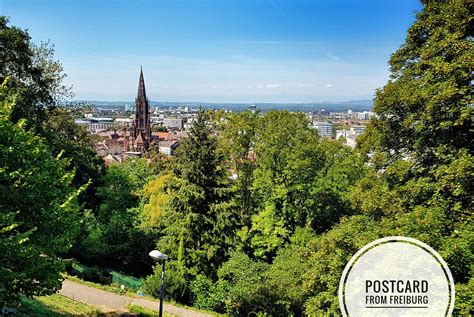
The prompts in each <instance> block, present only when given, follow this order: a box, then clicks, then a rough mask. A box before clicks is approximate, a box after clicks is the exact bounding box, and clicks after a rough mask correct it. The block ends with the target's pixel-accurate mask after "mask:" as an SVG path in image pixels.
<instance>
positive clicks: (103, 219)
mask: <svg viewBox="0 0 474 317" xmlns="http://www.w3.org/2000/svg"><path fill="white" fill-rule="evenodd" d="M156 174H157V170H156V166H155V165H153V164H152V163H149V162H148V161H147V160H146V159H129V160H126V161H125V162H123V163H121V164H113V165H111V166H110V167H109V168H108V169H107V171H106V173H105V175H104V176H103V177H102V178H101V186H100V187H98V188H97V196H98V197H100V199H101V204H100V208H99V210H98V213H97V215H94V214H92V213H85V214H84V216H83V222H82V232H81V239H80V240H79V241H78V243H76V245H75V246H74V249H73V252H72V253H73V254H74V255H75V256H76V257H77V258H79V259H80V260H82V261H84V262H85V263H88V264H90V265H100V266H104V267H111V268H114V269H117V270H120V271H124V272H127V273H131V274H136V275H143V274H147V273H149V272H150V271H151V266H152V261H151V260H150V259H149V258H148V256H147V254H148V252H149V251H150V250H151V249H152V248H153V236H151V235H149V234H148V233H147V232H144V231H143V230H141V228H139V224H140V219H139V218H140V208H139V205H140V195H141V192H142V188H143V186H144V184H145V183H146V182H147V181H148V180H150V179H152V178H153V177H155V175H156Z"/></svg>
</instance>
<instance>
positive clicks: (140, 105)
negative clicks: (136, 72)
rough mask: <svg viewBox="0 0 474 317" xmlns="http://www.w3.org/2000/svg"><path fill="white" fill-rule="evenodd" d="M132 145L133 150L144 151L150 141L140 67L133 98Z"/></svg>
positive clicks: (143, 83) (148, 117) (148, 121)
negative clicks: (135, 95) (135, 96)
mask: <svg viewBox="0 0 474 317" xmlns="http://www.w3.org/2000/svg"><path fill="white" fill-rule="evenodd" d="M132 132H133V133H132V134H133V135H132V136H133V147H134V149H135V151H138V152H142V153H143V152H145V151H146V149H147V148H148V146H149V145H150V142H151V129H150V109H149V105H148V99H147V98H146V90H145V79H144V77H143V69H142V68H141V67H140V78H139V80H138V93H137V98H135V121H134V122H133V131H132Z"/></svg>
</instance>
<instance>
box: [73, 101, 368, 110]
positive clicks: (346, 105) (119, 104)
mask: <svg viewBox="0 0 474 317" xmlns="http://www.w3.org/2000/svg"><path fill="white" fill-rule="evenodd" d="M79 102H84V103H90V104H93V105H96V106H97V107H100V108H123V107H124V105H127V104H128V105H133V104H135V102H133V101H97V100H81V101H79ZM250 105H255V106H257V108H258V109H260V110H262V111H269V110H291V111H314V110H321V109H325V110H328V111H346V110H348V109H351V110H353V111H369V110H371V109H372V100H354V101H343V102H314V103H207V102H198V101H194V102H159V101H150V106H152V107H159V108H169V107H171V108H176V107H183V106H187V107H193V108H198V107H202V108H207V109H229V110H233V111H243V110H246V109H248V108H249V106H250Z"/></svg>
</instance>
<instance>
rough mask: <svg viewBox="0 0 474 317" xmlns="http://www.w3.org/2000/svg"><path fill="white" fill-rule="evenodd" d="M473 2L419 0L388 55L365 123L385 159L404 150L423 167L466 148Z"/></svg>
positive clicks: (400, 155) (404, 154)
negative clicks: (386, 75)
mask: <svg viewBox="0 0 474 317" xmlns="http://www.w3.org/2000/svg"><path fill="white" fill-rule="evenodd" d="M473 8H474V4H473V3H472V1H464V0H460V1H456V0H455V1H434V0H433V1H431V0H428V1H424V8H423V10H422V11H421V12H419V13H418V14H417V16H416V21H415V22H414V23H413V25H412V26H411V27H410V28H409V30H408V34H407V38H406V41H405V43H404V44H403V45H402V46H401V48H400V49H398V50H397V51H396V52H395V53H394V54H393V55H392V56H391V58H390V61H389V64H390V71H391V75H390V81H389V82H388V83H387V84H386V85H385V86H384V87H383V88H382V89H380V90H378V91H377V93H376V97H375V101H374V111H375V112H376V113H377V115H378V118H374V119H372V123H371V125H372V127H373V129H372V131H373V133H376V134H378V139H379V140H378V141H379V142H378V144H377V145H378V146H379V147H380V148H381V149H383V150H384V151H391V155H390V158H391V161H393V160H395V159H398V158H404V157H407V156H408V157H411V158H413V159H414V160H416V161H417V162H418V164H421V165H422V166H424V167H427V168H429V167H436V165H437V164H439V163H442V162H443V161H444V160H445V158H446V157H447V156H449V155H453V154H454V155H456V153H457V152H458V151H459V150H461V149H463V148H466V147H468V148H470V149H471V150H472V142H471V140H472V130H471V125H472V105H471V103H472V84H471V80H472V74H471V71H472V69H473V67H474V61H473V60H472V58H471V57H472V55H473V53H474V47H473V42H472V36H473V35H474V33H473V30H474V28H473V23H472V19H473Z"/></svg>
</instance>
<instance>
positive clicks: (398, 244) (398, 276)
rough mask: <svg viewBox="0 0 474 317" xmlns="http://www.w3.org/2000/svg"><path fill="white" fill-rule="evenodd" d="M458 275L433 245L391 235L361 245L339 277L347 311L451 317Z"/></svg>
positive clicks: (351, 314) (351, 315)
mask: <svg viewBox="0 0 474 317" xmlns="http://www.w3.org/2000/svg"><path fill="white" fill-rule="evenodd" d="M454 295H455V290H454V280H453V276H452V275H451V271H450V270H449V268H448V266H447V265H446V262H445V261H444V260H443V259H442V258H441V256H440V255H439V254H438V253H437V252H436V251H435V250H434V249H433V248H431V247H430V246H429V245H427V244H425V243H423V242H421V241H419V240H416V239H413V238H407V237H386V238H382V239H378V240H375V241H373V242H371V243H369V244H367V245H366V246H364V247H363V248H362V249H361V250H359V251H358V252H357V253H356V254H355V255H354V256H353V257H352V258H351V260H350V261H349V263H348V264H347V265H346V267H345V269H344V271H343V273H342V277H341V280H340V282H339V306H340V308H341V311H342V314H343V316H349V317H357V316H406V317H409V316H443V317H444V316H451V314H452V312H453V309H454Z"/></svg>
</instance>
